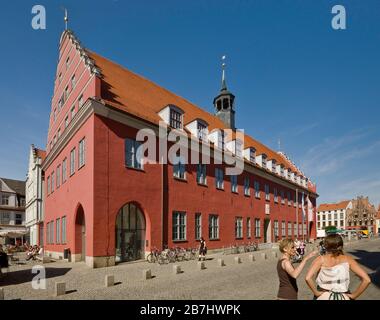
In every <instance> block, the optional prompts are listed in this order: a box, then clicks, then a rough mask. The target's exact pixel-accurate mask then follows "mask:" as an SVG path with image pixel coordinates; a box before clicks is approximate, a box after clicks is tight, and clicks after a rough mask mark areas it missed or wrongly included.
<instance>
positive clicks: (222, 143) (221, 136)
mask: <svg viewBox="0 0 380 320" xmlns="http://www.w3.org/2000/svg"><path fill="white" fill-rule="evenodd" d="M225 139H226V135H225V133H224V131H223V130H220V131H219V134H218V148H219V149H221V150H224V149H225V147H226V143H225Z"/></svg>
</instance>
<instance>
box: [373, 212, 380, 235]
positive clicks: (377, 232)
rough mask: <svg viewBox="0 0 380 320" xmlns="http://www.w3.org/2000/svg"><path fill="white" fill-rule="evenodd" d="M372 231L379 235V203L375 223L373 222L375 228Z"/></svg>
mask: <svg viewBox="0 0 380 320" xmlns="http://www.w3.org/2000/svg"><path fill="white" fill-rule="evenodd" d="M374 233H375V234H377V235H379V234H380V205H379V208H378V209H377V215H376V223H375V230H374Z"/></svg>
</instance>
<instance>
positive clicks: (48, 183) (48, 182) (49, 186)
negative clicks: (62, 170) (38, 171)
mask: <svg viewBox="0 0 380 320" xmlns="http://www.w3.org/2000/svg"><path fill="white" fill-rule="evenodd" d="M50 192H51V185H50V176H48V177H47V194H48V195H49V194H50Z"/></svg>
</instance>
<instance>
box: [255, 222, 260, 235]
mask: <svg viewBox="0 0 380 320" xmlns="http://www.w3.org/2000/svg"><path fill="white" fill-rule="evenodd" d="M260 226H261V223H260V219H255V237H256V238H260V237H261V230H260Z"/></svg>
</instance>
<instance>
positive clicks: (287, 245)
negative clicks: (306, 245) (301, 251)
mask: <svg viewBox="0 0 380 320" xmlns="http://www.w3.org/2000/svg"><path fill="white" fill-rule="evenodd" d="M280 252H281V253H282V256H281V259H280V260H279V261H278V262H277V274H278V278H279V280H280V287H279V289H278V294H277V298H278V299H281V300H297V298H298V287H297V280H296V279H297V278H298V276H299V275H300V273H301V272H302V270H303V268H304V267H305V264H306V261H308V260H309V259H310V258H312V257H314V256H315V255H316V254H317V253H318V251H317V250H316V251H313V252H311V253H309V254H308V255H307V256H306V257H305V258H304V259H303V260H302V262H301V263H300V264H299V265H298V266H297V267H296V268H294V267H293V265H292V263H291V259H292V258H293V257H294V256H295V255H296V247H295V244H294V241H293V240H292V239H283V240H281V241H280Z"/></svg>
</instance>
